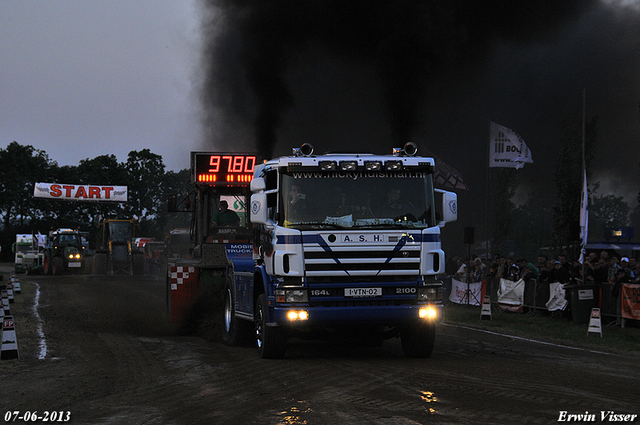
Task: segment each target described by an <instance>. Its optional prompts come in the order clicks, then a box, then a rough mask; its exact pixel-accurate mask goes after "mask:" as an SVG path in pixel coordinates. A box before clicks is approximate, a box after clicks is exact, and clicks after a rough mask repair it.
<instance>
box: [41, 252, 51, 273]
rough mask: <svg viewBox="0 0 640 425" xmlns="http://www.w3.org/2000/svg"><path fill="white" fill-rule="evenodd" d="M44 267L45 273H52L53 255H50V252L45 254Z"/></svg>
mask: <svg viewBox="0 0 640 425" xmlns="http://www.w3.org/2000/svg"><path fill="white" fill-rule="evenodd" d="M42 268H43V269H44V274H45V275H47V274H51V257H49V254H48V253H45V254H44V261H43V262H42Z"/></svg>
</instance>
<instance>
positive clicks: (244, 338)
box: [222, 285, 251, 346]
mask: <svg viewBox="0 0 640 425" xmlns="http://www.w3.org/2000/svg"><path fill="white" fill-rule="evenodd" d="M235 300H236V299H235V296H234V292H233V287H232V286H230V285H227V286H226V287H225V291H224V306H223V315H224V317H223V326H222V340H223V341H224V343H225V344H227V345H230V346H234V345H242V344H246V343H248V342H249V341H250V337H251V327H250V326H249V325H250V322H248V321H245V320H241V319H238V318H237V317H236V304H235V302H236V301H235Z"/></svg>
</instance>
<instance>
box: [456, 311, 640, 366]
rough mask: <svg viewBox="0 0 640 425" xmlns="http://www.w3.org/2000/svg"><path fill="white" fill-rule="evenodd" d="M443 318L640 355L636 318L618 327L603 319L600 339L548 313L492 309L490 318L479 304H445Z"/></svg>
mask: <svg viewBox="0 0 640 425" xmlns="http://www.w3.org/2000/svg"><path fill="white" fill-rule="evenodd" d="M444 321H445V323H451V324H458V325H464V326H468V327H472V328H477V329H484V330H488V331H493V332H499V333H504V334H508V335H514V336H519V337H524V338H531V339H537V340H541V341H549V342H554V343H558V344H563V345H569V346H574V347H582V348H589V349H593V350H599V351H612V352H618V353H629V354H640V327H639V325H638V322H636V321H627V325H625V327H624V328H621V327H620V326H619V325H612V326H608V325H607V324H606V323H605V321H604V320H603V325H602V338H600V336H599V335H594V334H591V335H587V329H588V325H587V324H585V325H576V324H573V323H572V322H571V318H570V317H567V316H566V315H564V316H562V317H559V318H552V317H551V316H550V315H549V314H548V313H547V314H538V315H528V314H522V313H511V312H507V313H502V312H500V311H499V310H496V309H495V308H494V309H492V312H491V320H486V319H485V320H481V319H480V307H473V306H470V307H467V306H462V305H458V304H448V305H447V306H446V307H445V313H444Z"/></svg>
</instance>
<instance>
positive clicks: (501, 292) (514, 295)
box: [498, 279, 524, 313]
mask: <svg viewBox="0 0 640 425" xmlns="http://www.w3.org/2000/svg"><path fill="white" fill-rule="evenodd" d="M523 304H524V280H523V279H520V280H518V281H517V282H514V281H512V280H507V279H500V287H499V288H498V307H500V308H501V309H502V310H509V311H515V312H518V313H520V312H522V305H523Z"/></svg>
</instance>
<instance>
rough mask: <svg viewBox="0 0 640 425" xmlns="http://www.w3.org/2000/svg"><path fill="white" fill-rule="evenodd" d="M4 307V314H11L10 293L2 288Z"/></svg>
mask: <svg viewBox="0 0 640 425" xmlns="http://www.w3.org/2000/svg"><path fill="white" fill-rule="evenodd" d="M2 308H3V309H4V315H5V316H10V315H11V309H10V308H9V294H7V290H6V289H3V290H2Z"/></svg>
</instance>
